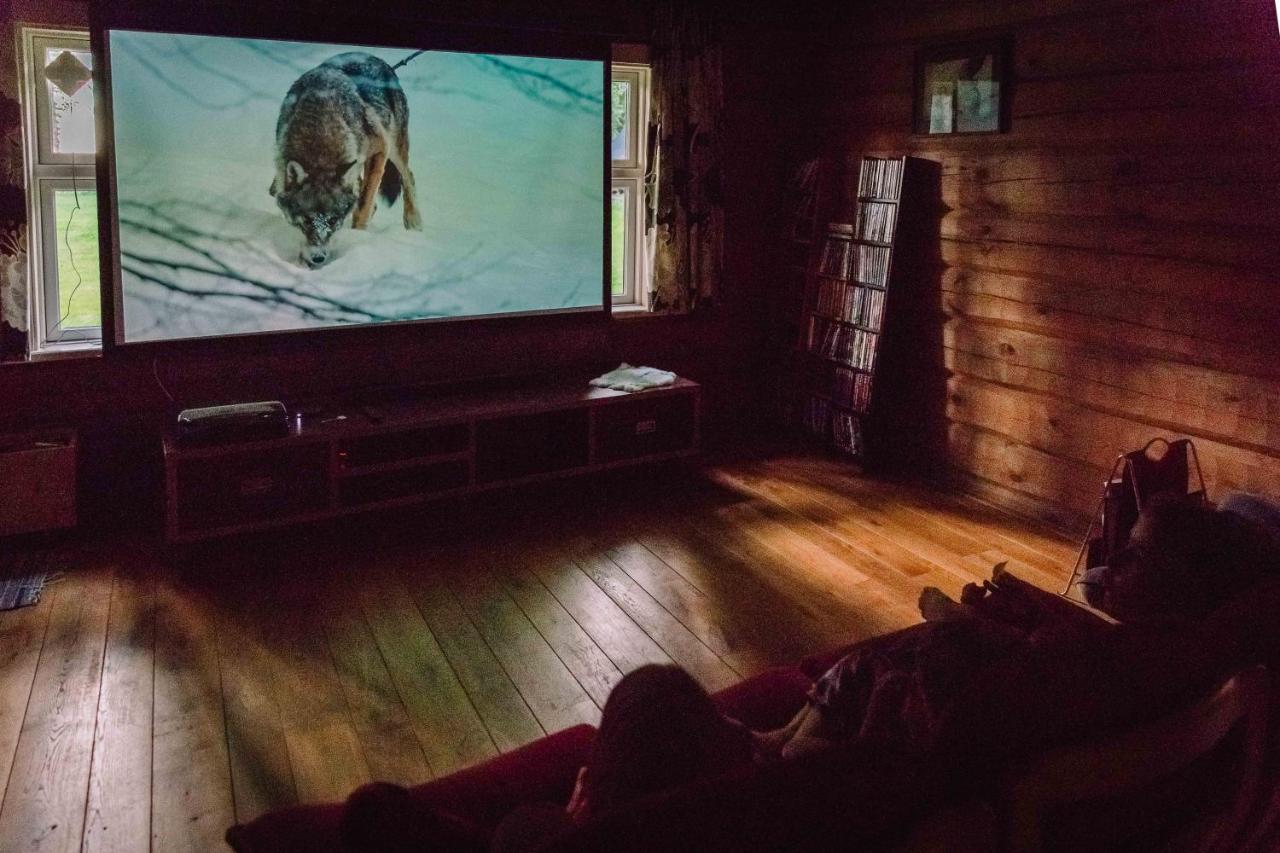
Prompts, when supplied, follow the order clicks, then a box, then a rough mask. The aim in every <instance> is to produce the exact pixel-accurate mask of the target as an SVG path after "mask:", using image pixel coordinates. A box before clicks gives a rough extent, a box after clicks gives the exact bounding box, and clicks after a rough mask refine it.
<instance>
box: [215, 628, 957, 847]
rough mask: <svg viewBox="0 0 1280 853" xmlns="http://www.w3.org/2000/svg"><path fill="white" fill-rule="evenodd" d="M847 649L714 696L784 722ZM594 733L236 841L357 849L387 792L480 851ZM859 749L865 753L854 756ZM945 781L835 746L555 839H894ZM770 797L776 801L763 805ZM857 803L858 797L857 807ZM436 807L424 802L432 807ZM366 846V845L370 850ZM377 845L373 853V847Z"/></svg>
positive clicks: (447, 842) (258, 824) (592, 843)
mask: <svg viewBox="0 0 1280 853" xmlns="http://www.w3.org/2000/svg"><path fill="white" fill-rule="evenodd" d="M843 653H844V650H843V649H841V650H837V651H833V652H831V653H828V654H824V655H820V656H815V657H813V658H810V659H807V660H806V661H804V662H803V663H802V664H801V665H800V666H797V667H788V668H781V669H773V670H769V671H766V672H763V673H760V674H759V675H756V676H754V677H752V678H749V679H747V680H745V681H743V682H741V683H739V684H737V685H734V686H733V687H730V688H728V689H726V690H723V691H721V692H720V693H718V694H716V697H715V698H716V701H717V703H718V704H719V705H720V707H721V708H722V709H723V710H724V711H725V713H727V714H728V715H730V716H732V717H734V718H735V719H738V720H741V721H742V722H743V723H745V724H747V725H748V726H750V727H752V728H755V729H769V728H776V727H778V726H781V725H783V724H784V723H786V722H787V721H788V720H789V719H790V718H791V717H792V716H793V715H794V714H795V712H796V711H797V710H798V709H799V708H800V707H801V705H802V704H803V703H804V701H805V694H806V692H807V691H808V689H809V687H810V686H811V684H812V679H813V677H816V676H817V675H819V674H821V673H822V672H823V671H824V670H825V669H826V668H827V667H828V666H829V665H830V662H831V661H833V660H835V659H837V658H838V657H840V656H841V655H842V654H843ZM594 735H595V729H594V727H592V726H587V725H581V726H575V727H574V728H570V729H566V730H564V731H561V732H556V733H555V734H552V735H548V736H547V737H545V738H543V739H541V740H539V741H535V742H534V743H530V744H527V745H526V746H523V747H521V748H520V749H516V750H513V751H512V752H509V753H506V754H504V755H500V756H497V757H496V758H492V759H490V760H488V761H485V762H483V763H481V764H478V765H476V766H474V767H470V768H467V769H465V770H462V771H459V772H457V773H454V774H453V775H451V776H447V777H445V778H443V779H437V780H435V781H432V782H428V783H426V784H423V785H419V786H417V787H416V788H412V789H410V790H409V792H408V799H404V794H403V791H402V790H400V789H395V788H392V787H391V786H378V785H372V786H366V788H364V789H361V790H359V791H357V792H356V793H355V794H353V795H352V797H351V798H349V799H348V801H347V802H346V803H329V804H323V805H302V806H296V807H292V808H287V809H282V810H280V811H276V812H272V813H270V814H266V815H263V816H262V817H259V818H258V819H256V820H254V821H251V822H249V823H246V824H241V825H237V826H233V827H231V829H229V830H228V831H227V842H228V843H229V844H230V845H231V847H232V848H234V849H235V850H236V851H238V853H283V851H303V850H305V851H309V853H355V851H353V850H351V849H350V848H348V847H346V846H344V844H343V841H342V825H343V821H344V819H346V818H347V817H349V814H350V809H351V807H352V806H351V804H352V803H356V802H360V807H361V808H370V807H372V808H373V809H374V811H375V813H376V811H377V809H378V807H379V804H378V803H377V802H372V803H371V802H370V801H371V800H373V801H376V800H377V799H379V798H381V797H384V796H385V797H391V795H392V794H398V795H399V796H400V798H401V799H399V800H395V801H390V800H389V801H388V802H387V803H385V804H384V805H385V809H386V811H385V813H386V814H389V815H399V816H404V815H405V814H406V813H417V814H440V815H444V816H445V817H444V819H443V824H442V825H441V826H440V827H439V829H440V834H439V837H440V839H441V840H440V843H439V844H438V845H433V846H434V849H437V850H457V851H482V850H485V849H486V847H487V844H488V839H489V835H490V834H491V833H492V831H493V829H494V828H495V827H496V826H497V824H498V823H499V822H500V821H501V820H502V818H503V817H505V816H506V815H507V814H509V813H510V812H511V811H512V810H513V809H515V808H516V807H518V806H521V805H525V804H531V803H558V804H563V803H565V802H567V801H568V799H569V794H570V793H571V791H572V789H573V785H574V780H575V778H576V776H577V773H578V769H579V768H580V767H581V766H582V765H583V764H584V763H585V761H586V758H587V753H588V751H589V749H590V747H591V742H592V738H593V737H594ZM854 751H856V752H858V754H857V755H853V754H851V752H854ZM938 781H939V780H932V783H931V780H927V779H925V778H923V774H922V773H921V768H920V767H919V766H917V764H916V763H915V762H911V761H908V760H904V759H903V758H902V757H901V756H894V755H888V754H883V753H873V752H871V751H869V750H852V749H848V750H834V751H832V752H830V753H824V754H822V755H817V756H812V757H811V758H808V759H804V760H800V761H794V762H787V763H785V764H781V765H775V766H772V767H770V768H768V769H767V770H766V771H760V770H758V769H755V768H747V769H744V771H742V772H739V773H736V774H732V775H730V776H729V777H721V778H718V779H715V780H709V781H707V782H706V783H700V784H695V785H691V786H688V787H686V788H684V789H681V790H678V791H674V792H667V793H664V794H661V795H656V796H654V797H651V798H648V799H647V800H644V801H642V802H640V803H637V804H635V805H634V806H633V807H629V808H628V809H626V810H620V811H618V812H615V813H612V814H606V815H602V816H600V817H598V818H596V819H594V820H591V821H589V822H588V823H586V824H584V825H582V826H580V827H577V828H575V829H574V830H573V831H572V832H571V833H569V834H568V835H567V836H565V837H562V838H558V839H556V840H555V841H554V843H550V844H549V845H548V847H547V849H549V850H551V849H553V850H557V851H559V850H564V851H569V850H601V849H609V850H628V849H635V850H649V851H652V850H655V849H700V850H707V849H735V850H752V849H755V850H777V849H784V848H787V847H793V848H794V847H795V846H797V845H801V846H803V847H805V848H807V849H813V848H820V847H826V846H839V847H840V848H841V849H844V850H848V849H850V846H849V845H850V842H851V841H853V840H855V839H857V838H859V837H861V838H863V839H865V840H866V841H867V842H868V844H867V846H869V847H872V848H874V847H879V846H881V845H880V844H879V843H875V842H876V841H877V840H881V839H883V840H886V841H888V840H891V839H893V838H895V837H896V835H897V834H898V830H901V829H902V828H904V827H906V826H908V825H909V824H910V821H911V819H912V818H913V817H914V816H916V815H918V814H920V813H921V812H922V810H924V809H927V808H928V807H930V805H931V804H932V803H934V802H936V800H937V798H936V797H934V796H930V793H929V792H930V791H933V792H937V793H938V794H939V795H941V793H942V788H943V787H944V786H942V785H940V784H937V783H938ZM765 803H767V804H768V806H767V807H762V804H765ZM850 803H858V804H860V807H859V808H856V809H855V808H851V807H850ZM428 806H429V807H430V808H426V807H428ZM386 823H387V826H386V827H385V829H386V835H385V838H383V839H381V840H380V841H379V843H378V849H379V851H392V850H399V849H413V847H414V846H415V844H416V842H415V843H409V842H408V841H407V840H406V837H407V836H408V835H409V834H412V833H417V834H416V835H415V836H414V837H417V838H420V837H421V836H422V828H421V827H420V826H417V827H412V826H400V825H399V824H400V823H403V821H396V820H394V819H393V820H388V821H387V822H386ZM361 853H364V851H361ZM370 853H372V851H370Z"/></svg>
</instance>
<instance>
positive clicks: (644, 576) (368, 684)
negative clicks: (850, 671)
mask: <svg viewBox="0 0 1280 853" xmlns="http://www.w3.org/2000/svg"><path fill="white" fill-rule="evenodd" d="M675 476H676V477H677V478H678V479H677V480H676V481H674V482H673V483H671V484H669V485H668V486H667V487H664V488H654V487H653V486H652V484H649V485H647V486H646V485H645V482H644V480H643V478H637V479H635V480H629V479H627V478H625V477H619V478H616V479H613V480H610V479H608V478H606V479H604V480H602V481H600V482H599V483H597V484H594V485H589V486H587V487H585V488H583V489H582V490H580V491H574V492H566V491H564V490H561V491H559V492H556V493H554V494H552V493H550V492H543V493H541V494H551V497H550V498H548V499H547V500H545V501H544V500H541V499H540V498H531V499H529V500H527V501H524V502H523V503H522V502H521V498H520V497H518V496H517V497H511V498H509V499H508V502H507V504H505V506H506V507H508V508H510V507H512V506H518V507H519V508H520V509H519V511H517V512H508V511H506V510H503V509H501V507H500V506H499V508H497V509H493V510H492V511H488V512H486V508H485V507H483V506H477V507H476V512H474V513H471V514H468V515H466V516H465V517H464V518H462V519H455V520H453V521H450V522H446V523H443V524H437V525H436V526H435V528H434V529H433V530H427V531H422V530H417V529H415V526H414V522H413V520H412V519H411V518H408V519H406V520H407V522H408V523H406V524H403V525H397V524H396V523H394V522H391V521H387V522H380V521H375V520H370V521H368V522H362V523H353V524H348V525H345V526H342V525H338V526H333V527H330V528H319V529H312V530H308V531H304V532H301V533H299V534H298V535H296V536H294V535H289V534H284V535H281V536H277V537H261V538H259V539H256V540H246V541H243V542H228V543H224V544H221V545H214V546H210V547H207V548H205V549H199V550H195V551H191V552H187V553H185V554H169V553H167V552H165V551H164V550H163V549H162V548H161V547H159V545H158V544H157V543H148V542H142V543H138V542H117V541H114V540H113V539H111V537H107V536H103V537H100V539H94V540H92V541H84V542H80V543H77V544H71V545H67V546H66V547H65V548H64V549H62V550H64V551H65V555H64V556H65V561H66V562H68V564H69V565H70V566H72V568H71V569H70V570H69V571H68V573H67V577H66V579H65V580H63V581H61V582H58V583H55V584H52V585H50V586H49V587H48V589H47V591H46V593H45V596H44V598H43V600H42V601H41V602H40V603H39V604H37V605H35V606H33V607H29V608H24V609H21V610H17V611H11V612H8V613H0V785H3V787H2V788H0V850H4V851H5V853H8V851H10V850H13V851H24V850H40V851H46V850H55V851H74V850H86V851H94V853H106V852H107V851H113V852H114V851H118V853H125V851H130V852H131V853H142V851H147V850H150V851H153V853H171V852H172V851H179V853H180V851H188V850H190V851H208V850H220V849H225V846H224V843H223V840H222V839H223V835H224V833H225V832H226V829H227V827H228V826H229V825H231V824H232V823H234V822H237V821H246V820H252V819H253V818H254V817H256V816H257V815H260V814H262V813H263V812H265V811H269V810H272V809H275V808H278V807H280V806H284V805H288V804H291V803H296V802H313V801H321V800H335V799H340V798H342V797H344V796H345V795H346V794H347V793H348V792H349V791H350V790H351V789H352V788H354V787H355V786H357V785H359V784H361V783H363V782H365V781H368V780H371V779H379V780H385V781H391V782H397V783H401V784H413V783H418V782H422V781H426V780H428V779H430V778H433V777H436V776H441V775H446V774H448V773H451V772H453V771H454V770H457V769H460V768H463V767H466V766H469V765H471V764H474V763H475V762H477V761H481V760H483V759H485V758H488V757H490V756H493V755H496V754H498V753H499V752H506V751H509V750H511V749H515V748H517V747H519V746H521V745H522V744H524V743H527V742H528V741H531V740H534V739H536V738H539V737H541V736H542V735H543V734H544V733H546V732H551V731H556V730H558V729H561V728H564V727H567V726H571V725H575V724H577V723H581V722H587V723H598V721H599V719H600V711H601V708H602V707H603V706H604V704H605V701H606V700H607V698H608V695H609V691H610V690H611V689H612V688H613V686H614V685H615V684H617V682H618V680H619V679H620V678H622V676H623V674H624V673H626V672H629V671H631V670H633V669H635V668H636V667H638V666H642V665H644V664H646V663H671V662H675V663H678V664H680V665H682V666H684V667H685V668H686V669H688V670H689V671H690V672H691V673H692V674H693V675H694V676H695V677H696V678H698V679H699V680H700V681H702V682H703V683H704V684H705V685H706V686H707V687H708V688H710V689H712V690H715V689H719V688H721V687H725V686H728V685H730V684H733V683H735V682H736V681H738V680H739V679H740V678H742V677H744V676H747V675H750V674H753V673H756V672H759V671H761V670H763V669H766V668H768V667H771V666H777V665H783V664H787V663H791V662H794V661H795V660H797V659H798V658H800V657H802V656H803V655H805V654H808V653H810V652H813V651H816V650H819V649H822V648H826V647H829V646H831V645H833V644H835V643H838V642H847V641H849V640H851V639H860V638H863V637H868V636H873V635H875V634H878V633H882V632H885V631H889V630H892V629H894V628H897V627H901V626H904V625H908V624H912V623H913V622H915V621H917V620H918V618H919V617H918V615H917V612H916V599H917V597H918V596H919V594H920V591H921V590H922V589H923V588H924V587H925V586H930V585H932V586H938V587H940V588H942V589H943V590H945V591H947V592H949V593H952V594H955V593H957V592H958V591H959V589H960V587H961V586H962V585H963V584H964V583H967V582H971V581H976V580H981V579H982V578H984V577H987V576H989V573H990V570H991V567H992V566H993V565H994V564H996V563H1000V562H1004V563H1006V564H1007V565H1008V566H1009V567H1010V568H1011V569H1012V570H1013V571H1015V572H1016V573H1018V574H1020V575H1022V576H1024V577H1026V578H1027V579H1028V580H1030V581H1032V582H1034V583H1037V584H1039V585H1041V586H1044V587H1046V588H1050V589H1055V590H1056V589H1058V588H1060V587H1061V585H1062V584H1063V582H1064V581H1065V578H1066V576H1067V574H1068V573H1069V571H1070V566H1071V564H1072V562H1074V558H1075V545H1074V543H1072V542H1070V541H1068V540H1066V539H1063V538H1062V537H1061V536H1059V535H1057V534H1055V533H1054V532H1053V531H1050V530H1047V529H1045V528H1043V527H1041V526H1039V525H1037V524H1035V523H1034V522H1027V521H1025V520H1021V519H1014V518H1010V517H1009V516H1006V515H1004V514H1002V513H1001V512H1000V511H998V510H995V509H993V508H992V507H990V506H988V505H986V504H983V503H981V502H979V501H975V500H973V499H970V498H966V497H959V496H955V495H949V494H942V493H939V492H937V491H936V490H933V489H929V488H926V487H922V486H919V485H916V484H912V483H904V482H894V481H886V480H878V479H875V478H871V477H864V476H861V475H859V474H857V473H856V471H854V470H853V469H851V468H850V467H849V466H847V465H845V464H843V463H841V462H839V461H838V460H834V459H832V458H829V457H819V456H813V455H807V454H803V453H791V454H780V455H773V456H769V457H763V458H753V459H741V460H729V461H725V462H721V463H717V464H715V465H709V466H707V467H705V468H704V469H702V470H701V471H698V472H690V473H688V474H677V475H675ZM495 506H498V505H497V504H496V503H495Z"/></svg>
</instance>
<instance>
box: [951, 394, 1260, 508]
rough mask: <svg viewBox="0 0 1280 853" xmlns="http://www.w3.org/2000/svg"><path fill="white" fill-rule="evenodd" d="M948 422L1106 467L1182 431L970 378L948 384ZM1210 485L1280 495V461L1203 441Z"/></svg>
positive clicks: (1199, 443) (1202, 457)
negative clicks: (1156, 439) (1155, 437)
mask: <svg viewBox="0 0 1280 853" xmlns="http://www.w3.org/2000/svg"><path fill="white" fill-rule="evenodd" d="M948 387H949V389H950V390H949V399H948V404H947V416H948V417H949V418H950V419H952V420H955V421H959V422H962V423H967V424H970V425H971V426H976V427H981V428H984V429H987V430H989V431H991V432H996V433H1000V434H1003V435H1008V436H1010V437H1012V438H1014V439H1016V440H1018V441H1020V442H1022V443H1024V444H1027V445H1030V446H1033V447H1037V448H1039V449H1041V450H1044V451H1045V452H1048V453H1052V454H1057V455H1060V456H1062V457H1064V458H1067V459H1075V460H1077V461H1080V462H1084V463H1087V464H1092V465H1096V466H1099V467H1104V466H1107V465H1109V463H1110V460H1112V459H1114V458H1115V456H1116V454H1118V453H1122V452H1126V451H1128V450H1132V449H1134V448H1138V447H1142V446H1143V445H1145V444H1146V442H1147V441H1148V440H1149V439H1150V438H1152V437H1153V434H1154V435H1158V434H1161V433H1174V434H1176V425H1174V424H1168V425H1165V426H1164V427H1161V426H1159V425H1154V424H1152V423H1139V422H1136V421H1132V420H1128V419H1126V418H1121V417H1117V416H1115V415H1110V414H1106V413H1100V412H1097V411H1094V410H1091V409H1089V408H1087V407H1085V406H1082V405H1080V404H1079V403H1077V402H1075V401H1073V400H1067V399H1060V398H1057V397H1051V396H1048V395H1038V394H1031V393H1029V392H1026V391H1023V390H1020V389H1013V388H1007V387H1004V386H997V385H992V384H990V383H985V382H982V381H979V380H975V379H970V378H968V377H959V376H957V377H952V379H951V380H950V381H949V382H948ZM1197 447H1198V449H1199V451H1200V461H1201V464H1202V465H1203V466H1204V474H1205V479H1206V480H1207V481H1208V482H1209V484H1210V487H1211V489H1212V490H1213V491H1215V492H1216V491H1221V490H1225V489H1232V488H1242V489H1246V490H1250V489H1252V490H1261V491H1267V492H1273V493H1275V492H1280V467H1278V466H1276V464H1275V461H1276V458H1277V457H1276V456H1272V455H1268V454H1264V453H1260V452H1258V451H1255V450H1250V449H1246V448H1238V447H1233V446H1230V445H1226V444H1222V443H1220V442H1216V441H1211V440H1203V439H1202V440H1199V441H1197Z"/></svg>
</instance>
